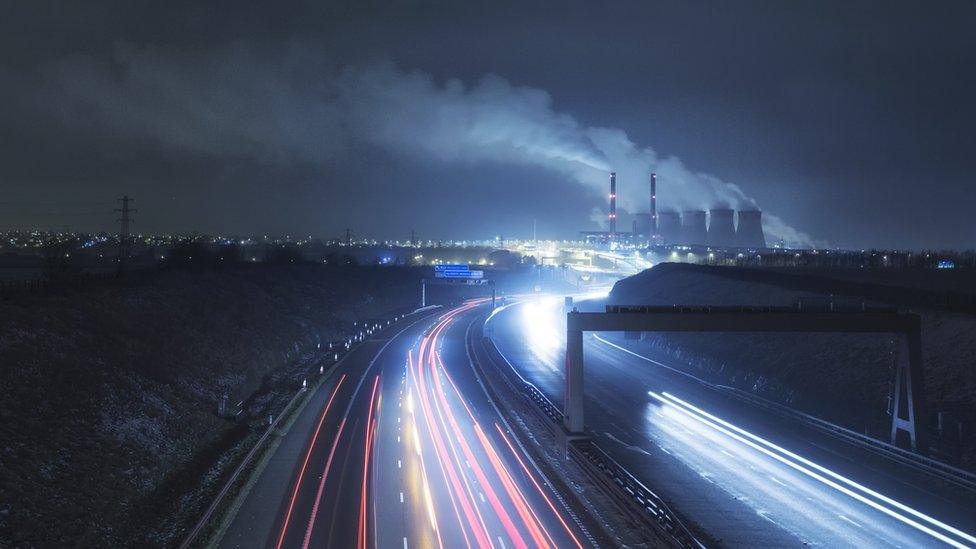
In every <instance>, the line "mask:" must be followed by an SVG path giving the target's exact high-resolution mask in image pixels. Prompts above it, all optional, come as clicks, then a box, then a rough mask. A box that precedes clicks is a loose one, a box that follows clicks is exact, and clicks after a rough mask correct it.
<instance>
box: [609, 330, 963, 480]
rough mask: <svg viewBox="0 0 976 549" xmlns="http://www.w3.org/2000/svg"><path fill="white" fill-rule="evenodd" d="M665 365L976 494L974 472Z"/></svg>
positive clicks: (729, 393) (724, 391) (750, 402)
mask: <svg viewBox="0 0 976 549" xmlns="http://www.w3.org/2000/svg"><path fill="white" fill-rule="evenodd" d="M597 339H602V338H600V337H599V336H597ZM603 341H604V342H605V343H608V344H610V345H615V344H613V343H610V342H608V341H606V340H603ZM628 352H632V351H628ZM658 364H660V363H658ZM662 366H664V367H665V368H668V369H669V370H671V371H673V372H674V373H676V374H680V375H682V376H685V377H687V378H690V379H692V380H694V381H697V382H698V383H701V384H702V385H704V386H705V387H708V388H710V389H713V390H715V391H721V392H723V393H724V394H726V395H728V396H731V397H733V398H737V399H739V400H741V401H744V402H746V403H747V404H750V405H752V406H756V407H759V408H763V409H766V410H769V411H771V412H774V413H776V414H778V415H780V416H782V417H786V418H788V419H791V420H795V421H798V422H800V423H803V424H805V425H807V426H808V427H812V428H814V429H818V430H820V431H823V432H824V433H827V434H829V435H831V436H836V437H838V438H841V439H844V440H846V441H847V442H850V443H852V444H856V445H858V446H860V447H862V448H864V449H866V450H869V451H871V452H874V453H876V454H878V455H880V456H882V457H885V458H887V459H890V460H893V461H896V462H898V463H900V464H902V465H906V466H908V467H914V468H917V469H920V470H922V471H925V472H927V473H929V474H931V475H933V476H935V477H937V478H940V479H942V480H944V481H946V482H950V483H952V484H955V485H957V486H960V487H962V488H965V489H967V490H974V491H976V474H974V473H972V472H970V471H966V470H963V469H959V468H958V467H953V466H952V465H949V464H947V463H943V462H941V461H938V460H935V459H932V458H928V457H925V456H923V455H920V454H916V453H914V452H911V451H909V450H905V449H903V448H899V447H897V446H893V445H891V444H888V443H887V442H884V441H881V440H878V439H876V438H873V437H870V436H868V435H864V434H861V433H858V432H857V431H852V430H850V429H847V428H844V427H841V426H839V425H836V424H834V423H831V422H829V421H826V420H823V419H820V418H817V417H814V416H811V415H809V414H806V413H804V412H801V411H799V410H794V409H793V408H790V407H788V406H784V405H782V404H779V403H776V402H773V401H770V400H767V399H765V398H762V397H760V396H757V395H753V394H751V393H749V392H748V391H744V390H742V389H739V388H737V387H731V386H728V385H719V384H716V383H712V382H710V381H707V380H704V379H702V378H700V377H697V376H695V375H692V374H690V373H688V372H685V371H683V370H680V369H677V368H673V367H671V366H665V365H663V364H662Z"/></svg>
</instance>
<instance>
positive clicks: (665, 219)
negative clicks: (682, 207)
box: [658, 212, 681, 244]
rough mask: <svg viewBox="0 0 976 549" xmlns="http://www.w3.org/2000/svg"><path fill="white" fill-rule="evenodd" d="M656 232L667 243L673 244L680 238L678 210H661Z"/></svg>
mask: <svg viewBox="0 0 976 549" xmlns="http://www.w3.org/2000/svg"><path fill="white" fill-rule="evenodd" d="M659 221H660V224H658V234H660V235H661V238H663V239H664V241H665V242H667V243H668V244H674V243H676V242H678V240H680V239H681V217H680V216H679V215H678V212H661V214H660V219H659Z"/></svg>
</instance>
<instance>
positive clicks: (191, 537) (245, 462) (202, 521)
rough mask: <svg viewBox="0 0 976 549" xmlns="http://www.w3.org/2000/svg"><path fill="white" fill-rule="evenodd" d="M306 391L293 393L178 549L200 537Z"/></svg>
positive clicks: (303, 388) (184, 547)
mask: <svg viewBox="0 0 976 549" xmlns="http://www.w3.org/2000/svg"><path fill="white" fill-rule="evenodd" d="M307 390H308V389H306V388H305V387H302V388H301V389H299V390H298V392H297V393H295V396H293V397H291V400H289V401H288V404H286V405H285V407H284V408H283V409H282V410H281V412H280V413H279V414H278V417H277V418H275V420H274V421H273V422H272V423H271V425H269V426H268V428H267V429H266V430H265V431H264V434H262V435H261V438H259V439H258V441H257V443H255V444H254V447H253V448H251V451H250V452H248V453H247V455H246V456H244V460H243V461H241V463H240V464H239V465H238V466H237V468H236V469H234V472H233V473H231V475H230V478H229V479H227V482H226V483H224V486H223V488H221V489H220V492H218V493H217V497H215V498H214V500H213V502H212V503H211V504H210V507H208V508H207V511H206V512H205V513H204V514H203V516H202V517H200V520H199V521H198V522H197V523H196V525H194V527H193V530H191V531H190V534H189V535H188V536H186V539H184V540H183V543H181V544H180V549H187V548H188V547H190V545H192V544H193V542H194V541H196V539H197V537H198V536H199V535H200V532H202V531H203V529H204V528H205V527H206V526H207V524H208V523H209V522H210V518H211V517H212V516H213V514H214V513H215V512H216V511H217V507H219V506H220V502H221V501H223V499H224V496H226V495H227V492H229V491H230V488H231V486H233V485H234V483H235V482H236V481H237V478H238V477H239V476H240V475H241V473H242V472H243V471H244V469H245V468H246V467H247V466H248V465H250V463H251V460H252V459H253V458H254V456H255V455H256V454H257V453H258V450H259V449H261V447H263V446H264V442H265V441H266V440H267V439H268V437H269V436H271V433H272V432H274V430H275V428H277V427H278V423H279V422H280V421H281V419H282V418H283V417H285V416H287V415H288V411H289V410H291V407H292V405H294V404H295V402H296V401H297V400H298V397H300V396H302V394H303V393H305V392H306V391H307Z"/></svg>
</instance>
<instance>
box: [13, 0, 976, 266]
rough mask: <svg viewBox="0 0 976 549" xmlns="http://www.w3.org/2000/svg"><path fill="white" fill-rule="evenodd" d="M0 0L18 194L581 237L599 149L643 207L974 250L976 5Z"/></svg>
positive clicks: (158, 222)
mask: <svg viewBox="0 0 976 549" xmlns="http://www.w3.org/2000/svg"><path fill="white" fill-rule="evenodd" d="M8 12H9V13H8V14H7V15H9V17H6V18H5V19H4V20H5V21H6V23H5V24H4V25H5V26H8V27H10V28H9V29H8V30H9V31H10V32H6V33H0V34H2V36H0V47H2V48H3V51H6V52H17V54H18V55H14V56H10V59H9V60H5V61H4V62H3V64H2V65H0V115H2V116H4V119H5V120H9V121H10V122H9V123H8V124H5V125H4V126H3V127H0V139H2V140H3V143H4V144H5V147H4V152H2V153H0V178H2V179H3V180H4V181H5V184H4V186H5V187H7V188H8V189H9V195H10V196H11V197H13V198H15V199H19V200H24V201H29V200H36V199H37V197H38V195H45V196H47V195H50V194H52V193H54V194H56V195H57V196H65V197H71V196H80V195H84V196H102V197H105V196H107V197H108V198H109V199H110V198H111V197H112V196H113V195H114V194H115V193H120V192H123V191H126V192H130V193H131V194H136V195H139V196H140V197H141V198H143V205H144V211H145V212H147V213H146V214H145V218H144V222H145V225H143V226H144V227H146V228H148V229H154V230H172V229H190V228H200V229H202V230H213V231H231V232H251V231H259V232H260V231H270V232H276V233H285V232H298V233H312V234H322V235H327V234H330V233H337V232H339V230H340V228H341V227H344V226H346V225H351V226H354V227H355V228H356V229H357V230H358V231H360V232H361V233H363V234H367V233H368V234H370V235H372V236H397V235H399V234H400V233H405V232H407V231H408V230H409V228H410V227H413V228H417V227H423V230H424V231H425V232H427V233H428V234H432V235H433V234H436V235H438V236H443V237H447V236H457V237H481V236H488V235H489V234H493V233H497V232H505V231H508V230H509V229H507V228H506V227H508V225H506V223H501V222H499V220H502V219H505V220H507V222H509V223H511V224H512V225H511V226H512V227H519V226H521V227H522V228H521V229H516V228H512V229H511V230H514V231H517V232H518V231H521V232H522V233H523V234H526V229H525V227H528V226H529V225H530V223H528V222H524V221H523V220H524V219H526V218H532V217H536V218H539V219H540V226H541V227H545V228H546V229H547V230H550V231H551V232H552V235H553V236H557V235H562V236H569V235H572V234H573V233H574V232H575V231H576V230H578V229H581V228H584V225H585V226H589V227H592V226H593V222H592V221H591V220H590V219H589V218H590V216H591V214H592V213H593V211H594V208H600V207H602V202H603V199H602V197H603V194H604V192H605V189H604V186H605V178H606V173H605V172H606V170H607V169H608V168H612V169H614V170H616V171H617V172H618V174H619V175H620V181H621V192H620V194H621V199H622V204H623V206H624V208H626V209H628V210H630V211H639V210H640V209H642V208H644V207H645V206H644V201H645V198H646V196H645V185H646V173H647V171H648V169H649V168H651V167H652V166H653V167H654V168H655V169H656V170H657V171H658V173H659V174H660V179H659V181H660V186H661V192H660V193H659V194H660V195H661V201H662V203H663V205H664V206H665V207H674V208H679V209H680V208H686V207H708V206H711V205H714V204H719V203H722V204H725V203H728V204H733V205H739V206H751V205H757V206H759V207H761V208H763V209H764V210H766V211H767V212H771V213H774V214H778V216H779V217H776V216H770V219H769V227H768V228H769V229H770V230H771V231H772V232H773V233H775V234H776V235H777V236H784V237H786V238H788V239H791V240H796V241H810V240H826V241H829V242H831V243H833V244H837V245H849V246H869V245H876V246H897V247H909V246H911V247H921V246H939V245H947V246H957V247H967V246H970V247H971V244H970V242H971V237H972V232H973V231H972V228H971V226H970V225H969V222H968V216H969V212H968V209H969V206H968V205H967V204H971V203H972V202H973V200H974V199H976V196H974V192H973V190H972V186H971V182H972V180H971V175H970V174H971V173H973V168H976V165H974V164H976V161H974V160H973V158H972V155H971V152H970V151H971V150H972V148H973V145H974V144H976V143H974V138H973V133H972V130H971V129H972V126H973V123H974V122H976V107H974V106H973V105H972V103H971V100H969V99H968V98H969V97H971V96H972V95H974V94H976V89H974V87H976V82H974V75H973V73H972V71H971V69H970V68H971V67H972V66H973V61H976V59H974V56H976V54H974V46H976V44H974V38H973V36H972V33H971V32H969V31H968V29H970V28H972V27H971V25H972V23H973V22H974V15H973V8H972V6H970V5H957V6H948V5H941V6H938V7H937V8H936V9H932V8H930V7H926V8H925V9H924V11H923V9H922V7H921V6H916V5H908V4H904V5H892V4H889V3H885V4H858V5H850V4H837V5H834V6H822V5H821V6H812V5H811V6H800V7H798V6H784V5H781V4H777V3H754V4H748V5H737V6H736V7H735V8H732V7H730V6H715V5H704V4H703V5H696V4H691V3H684V2H682V3H673V4H671V3H661V4H654V5H629V6H621V5H618V6H613V7H609V8H605V7H596V6H594V5H588V4H584V5H580V6H578V7H577V9H570V8H568V7H566V6H562V7H561V8H560V9H558V10H556V9H549V8H547V9H541V8H540V9H531V10H528V11H526V10H516V9H515V8H514V7H509V8H506V9H502V7H499V6H497V5H495V4H490V5H488V4H486V5H470V4H466V5H464V6H456V5H453V4H446V5H442V6H436V5H426V4H425V5H422V6H410V5H400V4H398V5H395V6H383V7H379V6H371V5H369V4H368V3H367V4H350V5H347V6H337V5H335V4H329V5H323V4H321V3H314V4H308V5H301V4H293V5H289V6H270V5H255V6H244V5H240V4H239V3H233V4H232V3H213V4H207V5H206V6H200V5H198V4H196V3H186V4H184V5H182V6H181V5H174V4H167V5H166V6H161V5H158V4H153V3H139V2H135V3H125V4H120V5H116V6H109V5H103V6H95V5H88V6H84V7H79V6H77V5H74V4H69V3H65V4H64V5H60V4H48V5H44V4H31V5H30V6H28V7H20V8H18V9H17V10H16V11H15V10H14V9H13V8H8ZM709 174H711V175H709ZM448 200H450V202H447V201H448ZM255 212H262V214H261V215H260V216H259V217H256V216H255V215H254V214H255ZM380 212H382V214H381V215H377V214H378V213H380ZM0 213H3V214H4V215H5V217H6V218H7V219H6V220H5V221H7V224H10V222H12V221H18V218H17V216H16V212H13V213H10V212H0ZM8 214H9V215H8ZM913 217H918V218H923V219H925V220H926V222H925V223H924V224H918V223H906V220H907V219H910V218H913ZM783 220H785V221H783ZM27 221H31V220H29V219H20V220H19V222H23V223H26V222H27ZM44 222H45V223H48V224H54V225H57V226H60V225H61V224H63V223H62V222H61V220H53V219H52V220H45V221H44ZM92 222H94V221H92ZM79 223H80V222H79ZM107 223H110V219H109V220H107V222H106V224H107ZM357 225H364V226H362V227H357ZM794 227H795V228H796V229H794ZM803 233H807V234H811V235H813V237H812V238H810V237H807V236H806V235H805V234H803Z"/></svg>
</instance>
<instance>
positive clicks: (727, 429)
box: [648, 391, 976, 549]
mask: <svg viewBox="0 0 976 549" xmlns="http://www.w3.org/2000/svg"><path fill="white" fill-rule="evenodd" d="M648 394H649V395H650V396H651V397H653V398H655V399H656V400H658V401H660V402H662V403H664V404H667V405H670V406H671V407H672V408H673V409H675V410H677V411H679V412H681V413H682V414H685V415H686V416H688V417H691V418H692V419H694V420H696V421H698V422H700V423H702V424H705V425H707V426H709V427H711V428H712V429H715V430H716V431H719V432H721V433H723V434H725V435H727V436H729V437H731V438H733V439H735V440H737V441H739V442H741V443H743V444H746V445H747V446H750V447H752V448H754V449H755V450H758V451H759V452H761V453H763V454H765V455H767V456H769V457H771V458H773V459H775V460H777V461H779V462H781V463H783V464H785V465H787V466H789V467H791V468H793V469H795V470H797V471H800V472H801V473H803V474H805V475H807V476H809V477H811V478H813V479H815V480H818V481H820V482H822V483H823V484H826V485H827V486H830V487H831V488H834V489H835V490H837V491H839V492H841V493H844V494H846V495H848V496H850V497H852V498H854V499H856V500H858V501H860V502H861V503H864V504H866V505H868V506H870V507H872V508H874V509H877V510H878V511H881V512H882V513H885V514H886V515H888V516H891V517H892V518H895V519H897V520H898V521H900V522H902V523H904V524H907V525H909V526H911V527H913V528H915V529H917V530H920V531H922V532H925V533H926V534H928V535H930V536H932V537H934V538H936V539H938V540H940V541H942V542H944V543H947V544H949V545H952V546H953V547H959V548H960V549H962V548H965V547H967V545H964V544H962V543H960V542H958V541H956V540H954V539H952V538H950V537H948V536H946V535H945V534H943V533H941V532H938V531H936V530H933V529H932V528H929V527H928V526H926V525H924V524H921V523H919V522H917V521H915V520H913V519H911V518H909V517H906V516H905V515H902V514H900V513H898V512H897V511H895V510H892V509H890V508H888V507H885V506H884V505H881V504H880V503H878V502H876V501H873V500H871V499H869V498H867V497H865V496H863V495H861V494H859V493H857V492H855V491H853V490H851V489H849V488H846V487H844V486H842V485H840V484H838V483H837V482H834V481H833V480H831V479H829V478H827V477H826V476H824V475H821V474H820V473H818V472H814V471H813V470H811V469H808V468H807V467H804V466H803V465H800V463H802V464H804V465H807V466H809V467H810V468H812V469H816V471H820V472H822V473H824V474H826V475H828V476H830V477H832V478H835V479H837V480H839V481H841V482H843V483H845V484H847V485H849V486H851V487H853V488H855V489H857V490H860V491H862V492H864V493H866V494H869V495H871V496H873V497H875V498H877V499H879V500H881V501H883V502H885V503H888V504H889V505H892V506H894V507H896V508H898V509H900V510H902V511H905V512H907V513H910V514H912V515H914V516H915V517H917V518H920V519H922V520H924V521H926V522H928V523H930V524H932V525H933V526H936V527H938V528H941V529H943V530H945V531H947V532H950V533H952V534H955V535H956V536H959V537H961V538H963V539H965V540H967V541H969V542H970V543H976V538H974V537H973V536H971V535H970V534H967V533H965V532H963V531H961V530H958V529H956V528H953V527H952V526H949V525H948V524H945V523H943V522H941V521H939V520H936V519H934V518H932V517H929V516H928V515H926V514H924V513H921V512H920V511H917V510H915V509H912V508H911V507H908V506H907V505H904V504H902V503H899V502H896V501H894V500H892V499H891V498H888V497H886V496H883V495H882V494H879V493H877V492H875V491H873V490H871V489H869V488H867V487H865V486H862V485H860V484H858V483H856V482H854V481H852V480H850V479H847V478H845V477H843V476H842V475H839V474H837V473H835V472H833V471H831V470H829V469H827V468H825V467H822V466H820V465H817V464H816V463H813V462H811V461H809V460H807V459H805V458H803V457H801V456H798V455H796V454H795V453H793V452H790V451H789V450H786V449H784V448H781V447H779V446H777V445H776V444H773V443H772V442H769V441H767V440H765V439H763V438H761V437H759V436H756V435H754V434H752V433H749V432H748V431H745V430H744V429H741V428H739V427H736V426H734V425H732V424H730V423H728V422H726V421H724V420H722V419H719V418H717V417H715V416H713V415H712V414H709V413H707V412H705V411H703V410H701V409H699V408H697V407H695V406H692V405H691V404H688V403H687V402H685V401H683V400H681V399H678V398H677V397H675V396H673V395H670V394H668V393H662V394H663V396H662V395H659V394H657V393H655V392H654V391H648ZM739 433H741V435H742V436H740V434H739ZM750 439H751V440H750ZM753 441H755V442H753ZM776 452H780V453H781V454H782V455H781V454H778V453H776ZM787 456H788V457H789V458H791V459H795V460H796V461H798V462H800V463H797V462H795V461H792V460H791V459H788V458H787Z"/></svg>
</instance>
